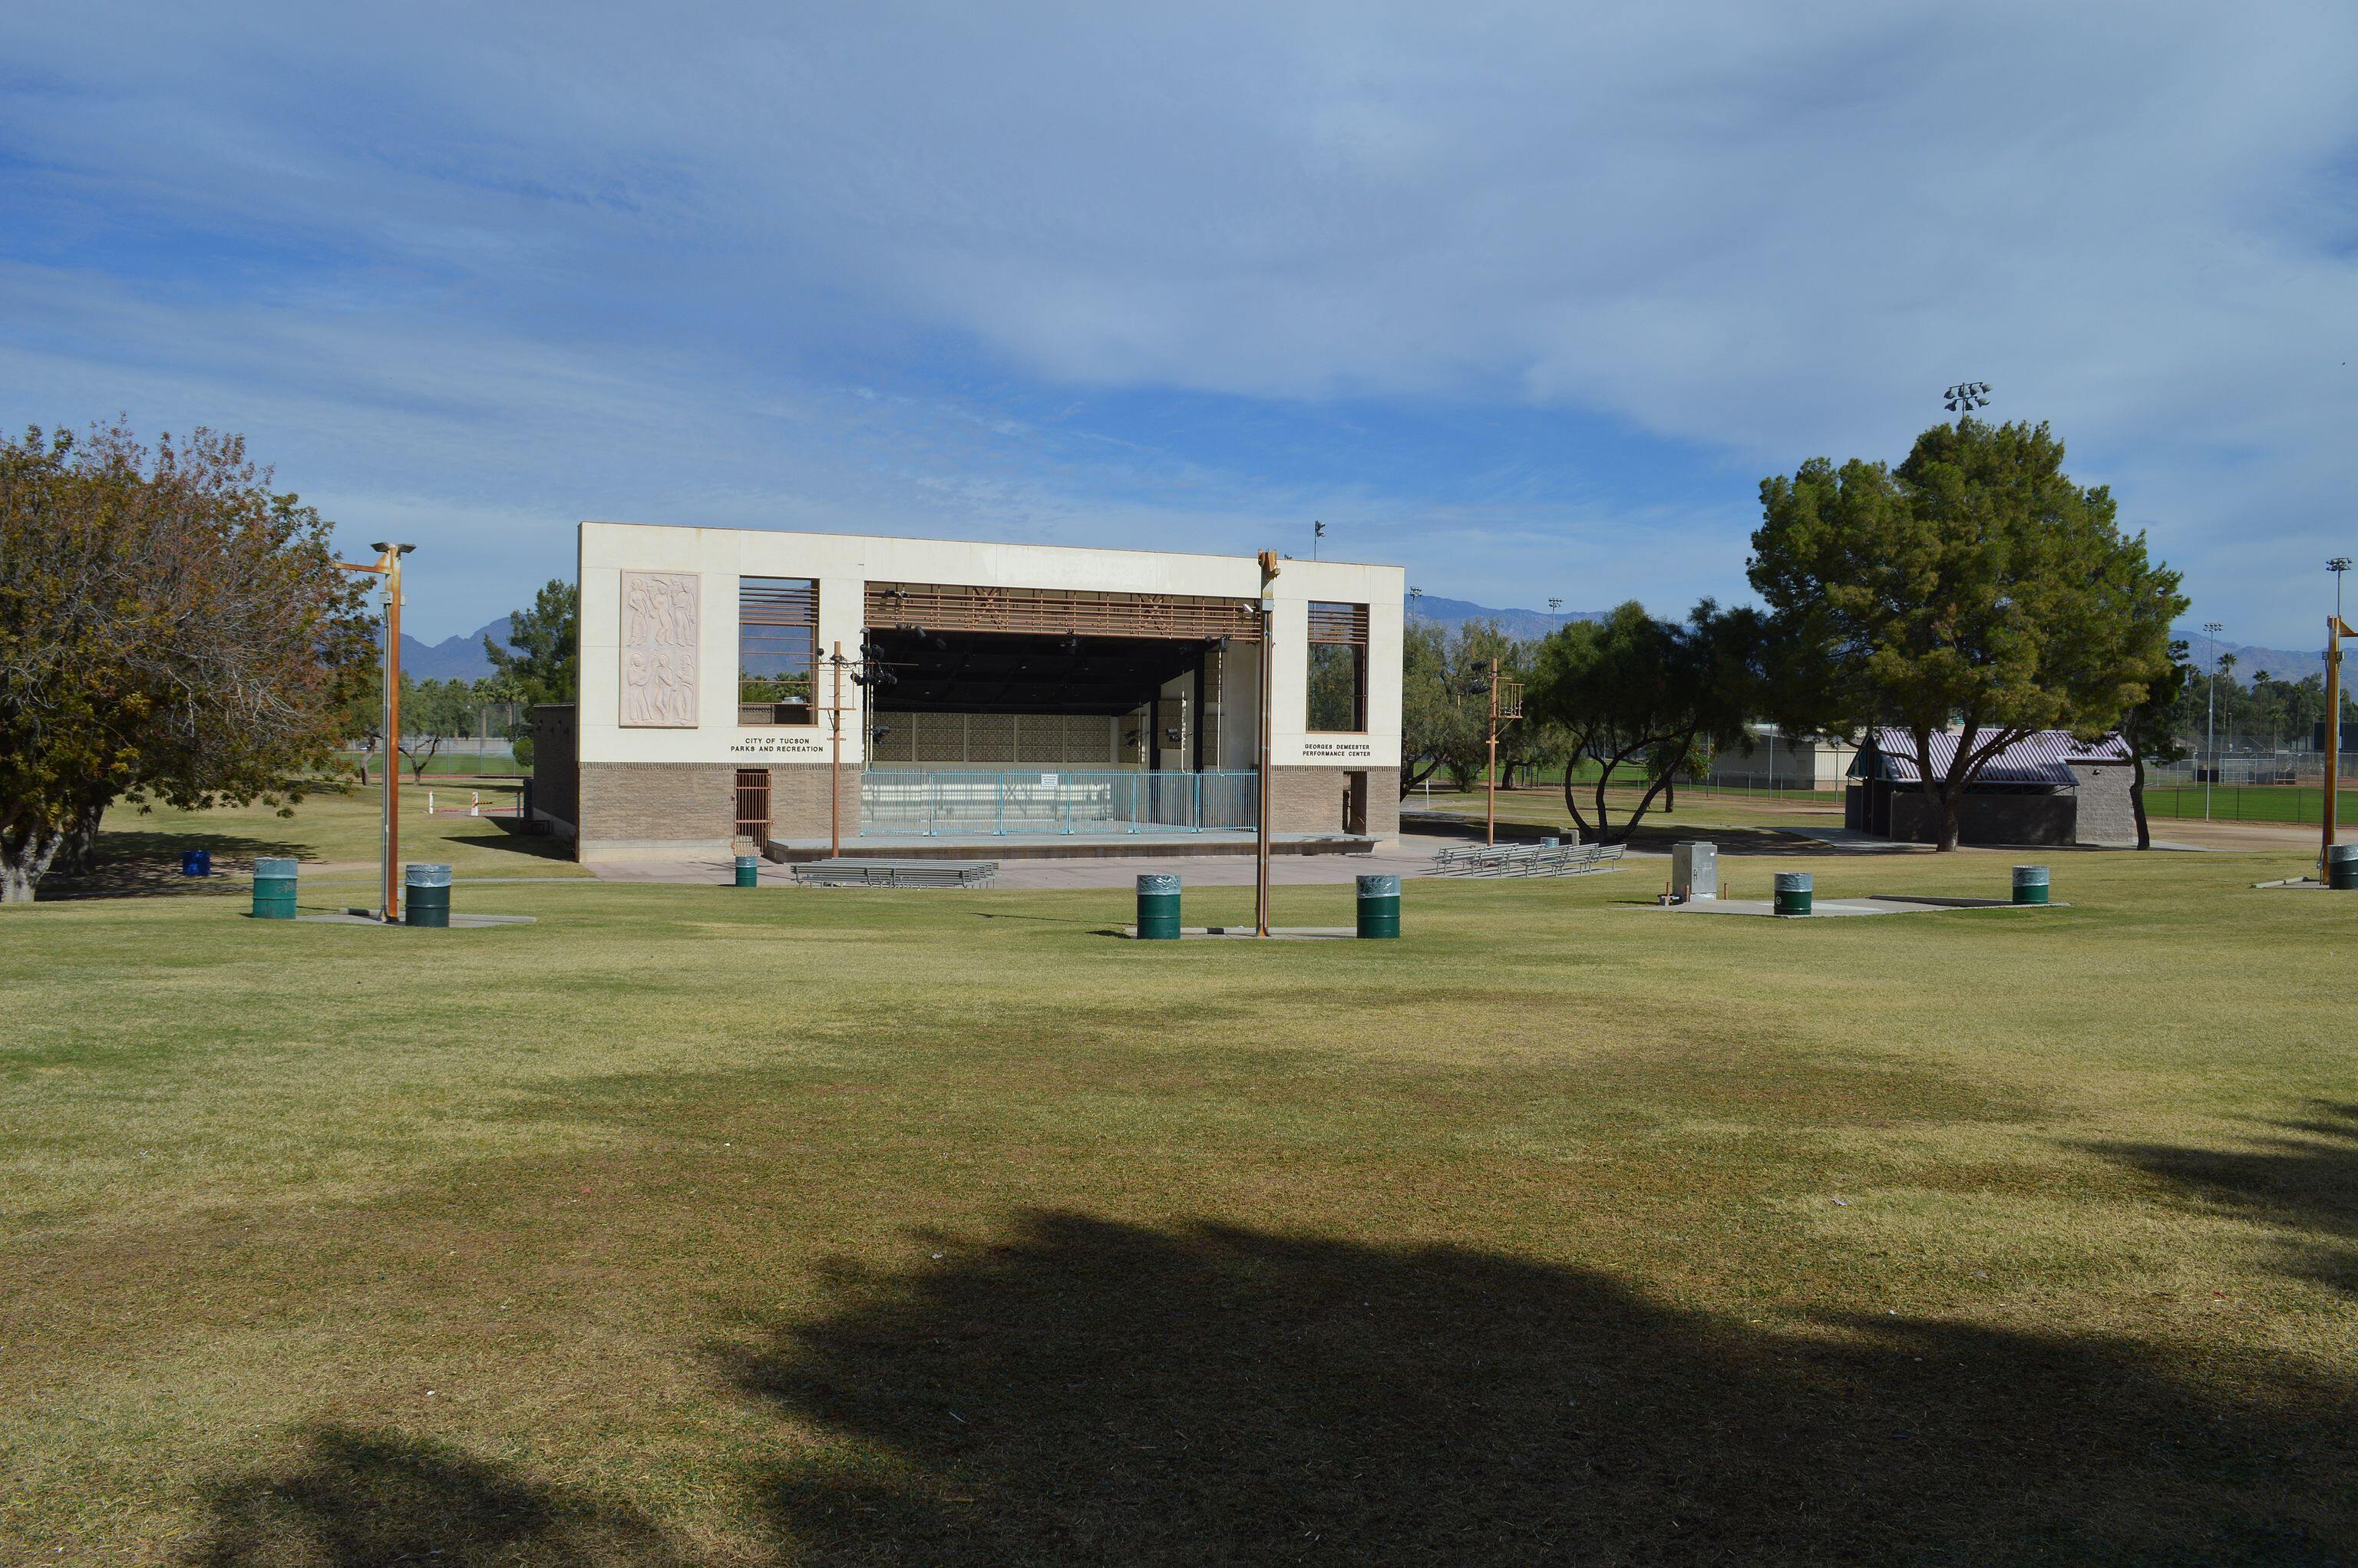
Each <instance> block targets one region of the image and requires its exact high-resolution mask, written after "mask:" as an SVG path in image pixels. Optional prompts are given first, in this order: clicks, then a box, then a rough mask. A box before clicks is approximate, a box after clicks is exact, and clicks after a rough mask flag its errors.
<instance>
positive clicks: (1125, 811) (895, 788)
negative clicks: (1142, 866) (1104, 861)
mask: <svg viewBox="0 0 2358 1568" xmlns="http://www.w3.org/2000/svg"><path fill="white" fill-rule="evenodd" d="M1253 801H1254V788H1253V775H1252V774H1251V773H1142V772H1121V773H1112V772H1087V773H1065V772H1056V771H1051V770H1047V769H1028V770H1026V771H1024V772H1022V773H971V772H964V771H961V772H956V773H949V772H935V771H933V770H931V769H924V768H871V769H870V770H869V771H868V772H867V773H863V774H862V775H861V776H860V836H861V837H862V838H871V837H876V836H880V835H904V834H922V835H925V836H929V837H936V838H938V837H941V836H944V835H956V836H957V837H960V838H971V837H975V836H978V835H997V834H1010V833H1027V834H1041V833H1056V834H1069V833H1203V832H1237V831H1242V832H1250V831H1251V830H1252V829H1253V828H1254V827H1255V826H1256V825H1257V824H1256V819H1255V816H1254V812H1253Z"/></svg>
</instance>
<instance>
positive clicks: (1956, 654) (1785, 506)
mask: <svg viewBox="0 0 2358 1568" xmlns="http://www.w3.org/2000/svg"><path fill="white" fill-rule="evenodd" d="M1760 503H1761V512H1762V514H1763V521H1762V524H1761V526H1760V528H1759V530H1758V532H1757V533H1755V534H1754V535H1753V536H1752V559H1751V562H1750V576H1751V580H1752V585H1753V587H1754V588H1755V589H1757V590H1758V592H1759V594H1760V596H1761V598H1762V599H1763V600H1766V601H1767V602H1768V606H1769V608H1770V610H1771V611H1773V612H1774V615H1775V617H1776V622H1777V628H1778V634H1779V640H1780V642H1781V643H1782V644H1783V651H1784V655H1785V658H1786V660H1787V663H1788V667H1787V670H1786V673H1785V676H1783V677H1782V678H1780V679H1779V682H1778V683H1777V685H1778V694H1777V700H1778V701H1779V704H1780V705H1781V706H1785V707H1786V708H1789V709H1790V711H1789V712H1788V713H1786V714H1782V715H1779V717H1780V718H1784V719H1787V720H1788V721H1789V722H1790V721H1793V720H1798V721H1799V722H1798V725H1797V727H1798V728H1801V729H1805V730H1823V731H1829V732H1834V733H1850V734H1855V733H1856V732H1857V731H1858V730H1861V729H1864V728H1865V727H1866V726H1869V725H1876V724H1884V725H1890V726H1893V727H1896V728H1898V729H1900V730H1904V731H1905V732H1906V733H1907V734H1908V735H1909V738H1910V740H1911V741H1912V743H1913V745H1914V748H1915V753H1916V757H1917V759H1918V760H1919V761H1920V762H1922V761H1923V760H1925V759H1926V758H1928V757H1929V755H1930V752H1931V738H1932V736H1933V735H1935V734H1938V733H1940V732H1942V730H1948V729H1950V728H1951V727H1952V726H1956V727H1958V729H1959V730H1960V732H1961V736H1962V740H1961V743H1960V744H1959V745H1958V746H1957V747H1956V749H1955V752H1954V757H1953V760H1952V762H1951V763H1950V765H1949V766H1948V767H1947V769H1946V770H1945V771H1943V772H1940V773H1936V772H1935V771H1934V770H1933V769H1932V768H1931V767H1929V766H1926V767H1924V768H1922V770H1921V771H1922V773H1923V782H1922V784H1921V786H1920V787H1921V788H1922V789H1923V790H1924V792H1925V793H1926V795H1929V796H1931V799H1932V802H1933V804H1934V806H1936V807H1937V809H1938V812H1939V818H1940V824H1941V827H1940V837H1939V840H1938V848H1940V849H1944V850H1946V849H1955V848H1956V843H1957V806H1958V802H1959V800H1960V799H1961V798H1962V797H1963V794H1964V792H1965V790H1966V789H1967V788H1968V787H1969V786H1970V785H1971V784H1973V782H1974V779H1975V778H1977V777H1978V776H1980V774H1981V772H1982V770H1983V769H1984V768H1985V767H1986V766H1987V765H1988V764H1989V762H1990V761H1991V760H1992V759H1993V758H1995V757H1996V756H1997V755H1998V753H2000V752H2003V751H2004V750H2005V749H2006V747H2008V746H2010V745H2012V744H2014V743H2015V742H2016V741H2019V740H2021V739H2023V738H2024V737H2025V736H2028V735H2029V734H2032V733H2034V732H2035V731H2038V730H2050V729H2051V730H2071V732H2073V733H2074V734H2077V735H2081V736H2083V737H2093V736H2095V735H2098V734H2101V733H2103V732H2104V731H2106V730H2110V729H2112V728H2114V727H2115V725H2117V724H2118V723H2119V722H2120V721H2121V719H2122V717H2123V716H2124V715H2125V714H2126V713H2127V712H2128V711H2129V709H2131V708H2134V707H2136V705H2137V704H2138V703H2140V702H2142V701H2144V700H2145V697H2146V694H2147V691H2148V690H2149V689H2150V688H2151V687H2152V685H2153V683H2154V682H2155V681H2157V680H2158V679H2160V678H2161V677H2162V676H2164V674H2165V673H2166V671H2167V669H2168V666H2169V625H2170V622H2171V621H2172V619H2173V618H2175V617H2176V616H2177V615H2178V614H2179V613H2180V612H2181V611H2184V609H2185V608H2186V604H2187V600H2186V599H2185V598H2184V597H2183V596H2182V595H2181V594H2180V592H2179V591H2178V588H2179V576H2178V574H2177V573H2176V572H2173V571H2170V570H2169V569H2168V568H2166V567H2163V566H2160V565H2158V564H2157V563H2154V562H2151V561H2148V560H2147V557H2146V546H2145V536H2144V535H2142V534H2138V535H2124V534H2123V533H2122V532H2121V530H2120V528H2119V526H2118V525H2117V524H2116V523H2115V520H2114V511H2115V508H2114V502H2113V497H2112V494H2111V492H2109V491H2108V490H2106V489H2105V488H2104V487H2103V486H2101V485H2099V486H2096V487H2094V488H2093V489H2082V487H2080V486H2079V485H2077V484H2074V483H2073V482H2072V481H2071V478H2070V477H2069V476H2068V475H2067V474H2065V473H2064V471H2063V444H2062V443H2061V441H2059V440H2057V439H2056V438H2055V437H2054V436H2053V434H2052V433H2051V432H2050V430H2049V429H2048V427H2046V426H2045V425H2043V424H2042V425H2039V426H2037V427H2032V426H2029V425H2024V424H2017V425H2004V426H1991V425H1986V424H1984V423H1983V422H1982V421H1980V420H1977V419H1965V420H1963V421H1961V422H1960V423H1958V424H1957V425H1954V426H1950V425H1937V426H1934V427H1932V428H1931V429H1930V430H1927V431H1925V432H1924V433H1923V434H1922V435H1921V436H1920V437H1918V438H1917V439H1916V445H1915V448H1914V449H1913V450H1911V451H1910V452H1909V455H1908V458H1907V460H1905V461H1904V462H1902V463H1901V464H1900V465H1899V467H1898V469H1896V470H1895V469H1888V468H1886V467H1885V466H1884V465H1883V464H1881V463H1869V462H1864V461H1860V460H1852V461H1849V462H1846V463H1844V464H1843V465H1842V466H1841V467H1840V468H1839V469H1837V468H1836V467H1835V466H1834V465H1833V463H1832V462H1831V461H1829V460H1826V459H1823V458H1818V459H1812V460H1811V461H1809V462H1807V463H1804V464H1803V465H1802V466H1801V469H1800V470H1799V471H1798V472H1796V473H1795V474H1794V475H1793V476H1792V477H1791V478H1790V479H1788V478H1784V477H1781V476H1779V477H1774V478H1770V479H1767V480H1763V481H1761V485H1760Z"/></svg>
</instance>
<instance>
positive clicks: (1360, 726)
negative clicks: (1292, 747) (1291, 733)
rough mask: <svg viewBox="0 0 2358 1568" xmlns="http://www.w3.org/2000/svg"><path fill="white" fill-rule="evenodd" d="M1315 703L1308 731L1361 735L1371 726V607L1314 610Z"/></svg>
mask: <svg viewBox="0 0 2358 1568" xmlns="http://www.w3.org/2000/svg"><path fill="white" fill-rule="evenodd" d="M1309 689H1310V700H1309V705H1308V708H1309V710H1308V712H1307V713H1306V714H1305V716H1304V724H1303V728H1304V729H1307V730H1312V731H1314V732H1316V731H1325V732H1329V733H1334V732H1342V733H1346V734H1356V733H1357V732H1359V731H1361V730H1366V729H1367V727H1368V607H1367V606H1366V605H1364V604H1325V603H1318V602H1313V603H1312V604H1311V606H1310V683H1309Z"/></svg>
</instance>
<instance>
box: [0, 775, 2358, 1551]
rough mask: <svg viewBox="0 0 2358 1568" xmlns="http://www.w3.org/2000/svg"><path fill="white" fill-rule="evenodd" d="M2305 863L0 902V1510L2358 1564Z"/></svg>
mask: <svg viewBox="0 0 2358 1568" xmlns="http://www.w3.org/2000/svg"><path fill="white" fill-rule="evenodd" d="M371 813H373V801H364V800H360V799H357V798H355V799H347V800H336V801H328V802H323V803H319V804H317V805H314V806H306V807H304V808H303V810H302V812H301V813H300V814H298V816H297V818H296V819H295V820H294V821H293V822H292V823H276V825H275V826H268V825H266V824H256V823H254V822H252V821H248V820H245V819H243V818H240V819H238V820H237V821H236V822H235V823H232V822H230V821H228V820H227V819H224V821H223V822H222V823H221V824H219V825H217V826H219V827H222V830H223V831H224V833H227V834H230V835H231V836H235V837H249V836H250V837H255V838H259V837H264V836H265V834H266V835H267V836H272V837H273V838H274V841H278V842H305V841H316V843H317V845H318V846H319V849H318V853H319V857H320V859H321V860H323V861H328V862H333V861H337V860H342V859H345V858H348V857H350V856H351V855H352V849H353V847H354V843H355V842H356V841H358V842H362V843H364V842H365V841H366V831H367V830H368V829H370V828H371V827H372V826H373V816H371ZM273 820H274V821H275V819H273ZM130 825H131V824H129V823H127V822H126V824H125V826H130ZM213 826H216V825H212V824H206V823H202V822H199V823H194V824H190V823H187V822H182V823H179V824H178V825H177V826H175V827H173V831H174V832H176V833H185V832H190V831H196V832H202V831H207V830H209V829H210V828H211V827H213ZM146 830H147V831H157V832H159V831H161V829H160V828H158V827H155V826H154V825H152V824H151V825H150V827H148V828H147V829H146ZM451 841H452V842H453V843H454V844H455V843H461V841H460V839H458V838H456V837H455V836H454V837H453V838H452V840H451ZM462 847H465V848H468V849H478V847H476V846H471V845H463V846H462ZM479 853H480V854H481V857H482V859H481V860H480V861H478V862H476V863H478V864H483V865H491V864H503V863H505V862H501V861H498V860H494V859H493V858H492V857H494V856H495V855H497V854H509V855H513V853H514V852H513V851H504V850H502V851H495V850H493V849H489V848H480V849H479ZM454 858H455V851H454ZM2300 859H2301V858H2300V857H2299V856H2298V855H2292V854H2277V855H2249V856H2244V855H2191V854H2181V855H2169V854H2157V855H2150V856H2145V857H2139V856H2136V855H2133V854H2127V853H2119V854H2103V853H2073V854H2059V855H2057V856H2056V857H2055V859H2054V860H2053V862H2052V863H2053V865H2054V868H2055V879H2056V889H2057V896H2058V897H2059V898H2063V899H2069V900H2071V903H2072V907H2071V908H2069V909H2056V910H2051V911H2048V912H2045V913H2042V914H2017V913H2015V912H2011V911H2003V910H2000V911H1986V912H1958V913H1952V914H1937V915H1911V916H1904V917H1895V918H1890V919H1879V920H1827V921H1821V922H1812V923H1807V924H1797V923H1777V922H1771V921H1766V920H1743V919H1732V918H1724V917H1708V916H1693V915H1678V914H1662V913H1659V912H1649V911H1645V910H1642V909H1639V908H1636V907H1631V906H1629V905H1628V903H1623V902H1621V901H1629V900H1635V899H1638V898H1639V897H1642V896H1643V895H1645V894H1647V893H1648V892H1650V891H1651V883H1650V877H1651V873H1650V872H1625V873H1622V874H1620V875H1618V876H1613V877H1597V878H1589V879H1584V880H1579V881H1560V882H1552V881H1536V882H1513V883H1498V882H1492V883H1421V882H1412V883H1411V885H1410V887H1409V890H1408V895H1407V898H1406V900H1405V910H1404V925H1405V927H1406V931H1407V935H1405V937H1404V938H1403V939H1402V940H1401V941H1400V942H1398V943H1396V944H1375V943H1367V944H1354V943H1333V944H1296V945H1284V944H1279V945H1270V946H1260V947H1256V946H1249V945H1243V944H1212V943H1206V944H1170V945H1141V944H1132V943H1128V942H1123V941H1120V940H1118V939H1114V938H1111V937H1109V936H1107V935H1103V933H1104V932H1105V930H1106V929H1107V928H1108V927H1109V926H1112V925H1117V924H1119V923H1120V922H1121V921H1123V920H1124V919H1126V918H1127V916H1128V913H1129V905H1130V898H1129V895H1128V893H1127V892H1121V891H1107V892H969V893H934V892H859V891H849V890H845V891H816V890H815V891H792V890H776V889H763V890H758V891H752V892H739V891H736V890H732V889H724V888H718V887H715V888H682V887H662V886H624V885H615V884H601V883H597V882H594V881H573V882H570V883H546V884H543V883H525V884H509V885H488V886H487V885H476V886H473V887H470V886H468V885H466V884H465V883H464V882H463V881H462V882H461V885H460V888H459V890H458V893H457V902H458V904H459V906H460V907H461V908H471V909H477V910H489V911H503V912H513V913H517V914H532V915H535V916H537V917H538V923H537V924H535V925H528V926H515V927H506V928H501V929H494V930H488V931H451V932H407V931H398V930H396V931H381V930H373V929H364V928H350V927H337V926H329V925H303V924H268V925H261V924H255V923H251V922H248V921H246V920H244V919H243V918H241V917H240V915H239V914H238V913H237V911H238V908H239V907H240V901H237V900H233V899H227V898H222V897H204V896H189V897H161V896H159V897H148V898H116V899H92V900H89V901H87V902H81V903H57V904H52V905H49V906H42V905H35V906H32V907H30V908H12V909H8V910H0V988H5V995H6V997H7V999H8V1001H9V1004H10V1005H9V1008H8V1015H7V1016H8V1027H7V1029H6V1031H5V1034H0V1477H5V1484H0V1559H5V1560H6V1561H10V1562H18V1561H22V1562H107V1563H118V1562H119V1563H137V1562H149V1561H168V1562H192V1563H211V1564H228V1563H238V1564H245V1563H253V1564H263V1563H269V1564H285V1563H303V1564H313V1563H319V1564H360V1563H394V1562H421V1563H422V1562H437V1563H530V1564H554V1563H693V1564H698V1565H709V1564H733V1563H765V1564H766V1563H795V1562H809V1563H910V1564H917V1563H976V1564H981V1563H1011V1562H1026V1561H1038V1562H1057V1563H1072V1562H1088V1563H1228V1562H1286V1563H1293V1562H1314V1563H1318V1562H1350V1561H1369V1560H1376V1561H1388V1562H1401V1561H1413V1562H1430V1563H1493V1562H1495V1563H1531V1562H1537V1561H1548V1560H1554V1561H1578V1562H1595V1563H1649V1562H1696V1563H1826V1562H1851V1563H1901V1562H1935V1563H1959V1564H1965V1563H1972V1564H1983V1563H2090V1562H2097V1563H2155V1562H2170V1563H2190V1562H2228V1563H2329V1562H2332V1563H2342V1562H2349V1561H2352V1560H2353V1558H2358V1371H2353V1357H2352V1351H2353V1331H2354V1330H2358V1090H2353V1087H2352V1083H2351V1074H2350V1062H2351V1055H2350V1045H2349V1042H2348V1033H2349V1029H2350V1010H2349V1007H2348V1002H2347V999H2348V996H2349V994H2350V990H2351V980H2352V976H2351V973H2350V968H2351V965H2350V957H2351V954H2352V952H2353V936H2358V898H2350V899H2342V898H2338V897H2336V896H2334V895H2331V894H2324V893H2292V892H2255V891H2253V890H2251V889H2250V888H2249V887H2248V885H2247V884H2248V883H2250V882H2252V881H2255V880H2258V879H2259V878H2261V877H2263V876H2272V875H2285V874H2289V873H2290V872H2292V871H2298V870H2299V869H2301V868H2300V865H2299V860H2300ZM2007 863H2008V860H2007V858H2006V857H2004V856H1999V855H1991V854H1974V853H1966V854H1961V855H1957V856H1954V857H1940V858H1935V857H1931V856H1904V857H1883V858H1866V857H1861V858H1855V859H1853V858H1842V857H1833V856H1829V857H1825V858H1823V859H1821V860H1816V861H1815V862H1814V864H1813V865H1812V869H1813V870H1814V871H1816V873H1817V880H1818V886H1819V890H1820V892H1821V894H1822V895H1823V896H1834V895H1838V894H1842V893H1855V892H1866V891H1877V890H1879V891H1895V892H1896V891H1913V892H1991V891H1994V890H1997V889H2001V888H2002V887H2003V886H2004V884H2005V881H2006V865H2007ZM1778 864H1779V866H1781V867H1785V868H1790V866H1791V865H1792V864H1794V862H1793V861H1790V860H1785V861H1781V862H1778ZM1769 866H1770V862H1768V861H1767V860H1741V859H1738V860H1732V861H1731V862H1730V867H1729V869H1730V872H1731V874H1732V875H1733V876H1734V877H1735V878H1736V880H1737V881H1739V883H1741V882H1744V881H1750V882H1753V883H1755V884H1758V885H1761V886H1765V884H1766V882H1767V880H1768V876H1767V873H1768V869H1769ZM541 869H547V868H541ZM1278 896H1279V913H1280V917H1281V919H1282V920H1283V921H1286V922H1288V923H1300V924H1329V923H1342V922H1347V920H1348V917H1349V916H1348V904H1349V898H1350V892H1349V890H1348V888H1347V887H1336V888H1332V889H1307V890H1297V889H1281V890H1280V891H1279V895H1278ZM1188 897H1189V906H1188V913H1189V917H1190V919H1191V920H1210V921H1218V920H1221V919H1223V918H1240V917H1243V916H1244V915H1245V914H1246V913H1247V911H1248V908H1249V900H1250V893H1249V890H1241V889H1239V890H1219V891H1206V892H1191V893H1190V894H1189V895H1188ZM307 901H308V902H311V903H333V902H341V900H340V899H336V898H333V897H331V896H330V890H324V889H323V890H319V892H314V893H309V894H307ZM59 1548H63V1549H65V1550H64V1551H63V1552H62V1553H61V1554H60V1553H59V1550H58V1549H59ZM432 1553H439V1555H438V1556H434V1555H430V1554H432Z"/></svg>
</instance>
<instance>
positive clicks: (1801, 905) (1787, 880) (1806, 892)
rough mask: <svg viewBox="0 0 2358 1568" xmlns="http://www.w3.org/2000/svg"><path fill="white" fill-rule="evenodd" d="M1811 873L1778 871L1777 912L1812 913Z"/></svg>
mask: <svg viewBox="0 0 2358 1568" xmlns="http://www.w3.org/2000/svg"><path fill="white" fill-rule="evenodd" d="M1810 892H1811V882H1810V873H1809V872H1807V871H1779V872H1778V873H1777V913H1778V914H1809V913H1810Z"/></svg>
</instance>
